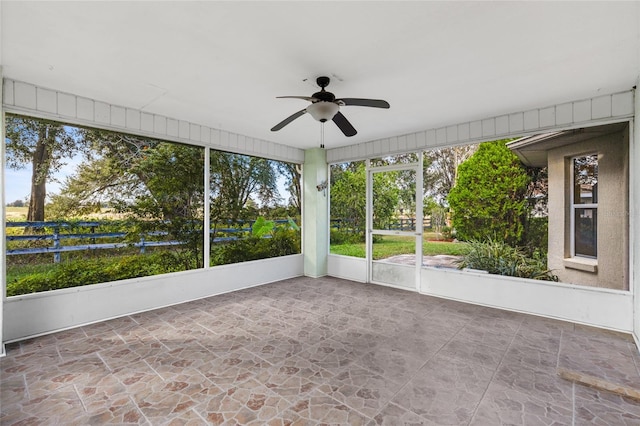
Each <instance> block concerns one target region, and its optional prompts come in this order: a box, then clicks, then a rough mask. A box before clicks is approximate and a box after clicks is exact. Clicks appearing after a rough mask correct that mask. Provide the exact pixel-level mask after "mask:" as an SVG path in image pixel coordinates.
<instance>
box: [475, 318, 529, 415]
mask: <svg viewBox="0 0 640 426" xmlns="http://www.w3.org/2000/svg"><path fill="white" fill-rule="evenodd" d="M523 321H524V319H523V320H521V321H520V323H519V324H518V329H517V330H516V331H515V333H513V336H512V337H511V341H510V342H509V345H508V346H507V349H505V351H504V353H503V354H502V356H501V357H500V362H499V363H498V365H497V366H496V369H495V370H494V371H493V374H492V375H491V379H490V380H489V383H488V384H487V387H486V388H485V389H484V392H482V396H481V397H480V399H479V400H478V403H477V404H476V407H475V408H474V410H473V414H472V415H471V418H470V419H469V423H467V424H468V425H470V424H471V422H473V419H475V417H476V414H478V408H479V407H480V404H481V403H482V400H483V399H484V397H485V396H486V395H487V391H488V390H489V388H490V387H491V384H492V383H493V380H494V379H495V377H496V374H498V370H500V367H501V366H502V362H503V361H504V359H505V357H506V356H507V352H509V348H511V345H513V342H514V341H515V340H516V336H517V335H518V333H519V332H520V329H521V328H522V323H523Z"/></svg>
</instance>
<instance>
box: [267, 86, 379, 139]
mask: <svg viewBox="0 0 640 426" xmlns="http://www.w3.org/2000/svg"><path fill="white" fill-rule="evenodd" d="M330 81H331V80H330V79H329V77H324V76H323V77H318V78H317V79H316V83H317V84H318V86H320V91H319V92H316V93H314V94H313V95H311V96H278V98H295V99H303V100H305V101H309V102H311V105H309V106H308V107H306V108H305V109H302V110H300V111H298V112H296V113H295V114H293V115H291V116H289V117H287V118H285V119H284V120H282V121H281V122H280V123H278V124H276V125H275V126H273V128H272V129H271V131H272V132H276V131H278V130H280V129H282V128H283V127H284V126H286V125H287V124H289V123H291V122H292V121H293V120H295V119H296V118H298V117H302V116H303V115H304V114H306V113H309V114H311V116H312V117H313V118H314V119H316V120H318V121H319V122H321V123H324V122H326V121H328V120H333V122H334V123H336V125H337V126H338V128H339V129H340V130H341V131H342V133H344V135H345V136H353V135H355V134H356V133H358V132H357V131H356V129H355V128H354V127H353V126H352V125H351V123H349V120H347V118H346V117H345V116H344V115H342V113H341V112H340V107H341V106H349V105H354V106H364V107H373V108H389V102H387V101H383V100H380V99H360V98H342V99H336V97H335V95H334V94H333V93H331V92H327V91H326V90H324V88H325V87H327V86H328V85H329V82H330Z"/></svg>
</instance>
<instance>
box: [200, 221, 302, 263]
mask: <svg viewBox="0 0 640 426" xmlns="http://www.w3.org/2000/svg"><path fill="white" fill-rule="evenodd" d="M297 253H300V232H298V231H295V230H293V229H286V227H276V228H275V229H274V230H273V234H272V236H271V237H270V238H264V237H262V238H261V237H257V236H255V235H249V236H247V237H245V238H240V239H237V240H235V241H231V242H228V243H225V244H222V245H218V246H214V247H213V248H212V253H211V265H212V266H213V265H227V264H231V263H238V262H248V261H250V260H259V259H267V258H270V257H278V256H287V255H290V254H297Z"/></svg>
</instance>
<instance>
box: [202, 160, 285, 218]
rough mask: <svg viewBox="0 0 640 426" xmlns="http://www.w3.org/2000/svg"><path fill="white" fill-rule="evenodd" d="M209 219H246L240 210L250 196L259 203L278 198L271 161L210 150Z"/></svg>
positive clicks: (273, 167) (268, 203)
mask: <svg viewBox="0 0 640 426" xmlns="http://www.w3.org/2000/svg"><path fill="white" fill-rule="evenodd" d="M210 164H211V175H210V176H211V219H212V220H213V222H215V223H217V222H219V221H220V220H231V221H237V220H239V219H249V218H248V217H244V216H243V209H244V208H245V206H246V205H247V203H248V202H249V200H250V199H251V198H252V197H255V198H257V200H254V201H260V202H261V203H262V205H270V204H272V203H273V202H274V201H277V200H278V199H279V195H278V189H277V184H276V173H275V165H274V162H273V161H270V160H267V159H264V158H258V157H250V156H248V155H241V154H232V153H228V152H222V151H213V150H212V151H211V163H210Z"/></svg>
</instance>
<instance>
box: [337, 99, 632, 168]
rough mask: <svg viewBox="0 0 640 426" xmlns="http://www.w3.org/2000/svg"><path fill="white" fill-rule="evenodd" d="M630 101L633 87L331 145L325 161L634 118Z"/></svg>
mask: <svg viewBox="0 0 640 426" xmlns="http://www.w3.org/2000/svg"><path fill="white" fill-rule="evenodd" d="M633 102H634V93H633V91H632V90H630V91H626V92H620V93H614V94H611V95H604V96H598V97H596V98H591V99H585V100H580V101H575V102H569V103H565V104H561V105H552V106H547V107H544V108H538V109H532V110H528V111H522V112H516V113H512V114H509V115H501V116H496V117H490V118H485V119H483V120H477V121H470V122H466V123H459V124H454V125H449V126H445V127H440V128H437V129H429V130H425V131H421V132H416V133H409V134H407V135H402V136H398V137H395V138H388V139H378V140H373V141H369V142H364V143H361V144H359V145H357V146H345V147H339V148H332V149H329V150H327V161H328V162H329V163H341V162H346V161H354V160H362V159H365V158H371V157H372V156H374V155H375V156H381V155H392V154H401V153H405V152H410V151H413V150H414V148H413V147H410V145H409V144H404V143H402V144H400V143H397V142H398V141H399V140H404V139H405V138H406V139H407V140H410V139H415V140H416V147H417V148H419V149H424V148H426V149H429V148H440V147H445V146H453V145H465V144H469V143H477V142H484V141H488V140H494V139H503V138H508V137H518V136H527V135H533V134H536V133H542V132H546V131H552V130H557V129H558V128H563V129H567V128H577V127H581V126H591V125H594V124H599V123H606V122H607V121H620V120H624V119H627V118H632V117H633V114H634V105H633Z"/></svg>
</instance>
